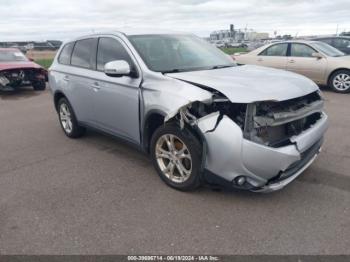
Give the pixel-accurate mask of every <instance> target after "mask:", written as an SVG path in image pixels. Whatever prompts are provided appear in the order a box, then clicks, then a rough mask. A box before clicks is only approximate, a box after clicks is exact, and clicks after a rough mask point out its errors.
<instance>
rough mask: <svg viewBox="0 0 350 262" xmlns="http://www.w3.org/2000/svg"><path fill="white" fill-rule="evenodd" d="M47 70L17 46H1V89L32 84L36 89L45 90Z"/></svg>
mask: <svg viewBox="0 0 350 262" xmlns="http://www.w3.org/2000/svg"><path fill="white" fill-rule="evenodd" d="M46 80H47V71H46V70H45V69H44V68H43V67H41V66H40V65H38V64H36V63H34V62H32V61H30V60H29V59H28V58H27V57H26V56H25V55H24V54H23V53H22V52H21V51H20V50H18V49H16V48H0V90H2V89H5V88H8V87H11V88H13V89H17V88H19V87H20V86H22V85H32V86H33V88H34V90H45V88H46Z"/></svg>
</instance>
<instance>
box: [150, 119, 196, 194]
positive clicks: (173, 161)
mask: <svg viewBox="0 0 350 262" xmlns="http://www.w3.org/2000/svg"><path fill="white" fill-rule="evenodd" d="M201 155H202V146H201V143H200V142H199V141H198V139H197V138H196V137H195V136H194V135H193V134H192V133H191V132H190V131H189V130H188V129H187V128H186V127H185V128H184V129H183V130H181V129H180V127H179V126H178V125H177V124H175V123H172V124H166V125H162V126H160V127H159V128H158V129H157V130H156V131H155V132H154V134H153V136H152V139H151V157H152V162H153V165H154V167H155V169H156V170H157V172H158V174H159V176H160V178H161V179H162V180H163V181H164V182H165V183H166V184H167V185H168V186H170V187H172V188H175V189H177V190H181V191H192V190H194V189H196V188H198V187H199V186H200V185H201V179H200V178H201V175H200V171H201Z"/></svg>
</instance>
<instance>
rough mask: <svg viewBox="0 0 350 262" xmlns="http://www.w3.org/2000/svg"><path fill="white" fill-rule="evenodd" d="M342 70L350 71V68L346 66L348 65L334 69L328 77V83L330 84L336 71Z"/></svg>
mask: <svg viewBox="0 0 350 262" xmlns="http://www.w3.org/2000/svg"><path fill="white" fill-rule="evenodd" d="M342 70H346V71H349V72H350V68H346V67H340V68H337V69H334V70H333V71H332V72H331V73H330V74H329V75H328V78H327V85H330V81H331V79H332V77H333V75H334V74H335V73H337V72H338V71H342Z"/></svg>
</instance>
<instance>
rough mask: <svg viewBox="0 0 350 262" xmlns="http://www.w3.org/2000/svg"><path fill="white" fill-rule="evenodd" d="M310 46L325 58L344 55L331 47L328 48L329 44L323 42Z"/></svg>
mask: <svg viewBox="0 0 350 262" xmlns="http://www.w3.org/2000/svg"><path fill="white" fill-rule="evenodd" d="M312 45H313V46H314V47H315V48H316V49H318V50H319V51H321V52H322V53H324V54H325V55H327V56H332V57H337V56H344V55H345V54H344V53H343V52H341V51H339V50H338V49H336V48H334V47H333V46H330V45H329V44H326V43H323V42H314V43H312Z"/></svg>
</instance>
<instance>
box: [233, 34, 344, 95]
mask: <svg viewBox="0 0 350 262" xmlns="http://www.w3.org/2000/svg"><path fill="white" fill-rule="evenodd" d="M233 57H234V59H235V60H236V62H237V63H238V64H241V65H245V64H252V65H261V66H267V67H273V68H278V69H284V70H288V71H292V72H295V73H298V74H301V75H304V76H306V77H308V78H310V79H312V80H313V81H314V82H316V83H317V84H320V85H328V86H329V87H331V88H332V89H333V90H334V91H335V92H339V93H348V92H350V56H346V55H345V54H344V53H343V52H341V51H339V50H338V49H336V48H334V47H332V46H330V45H328V44H326V43H323V42H318V41H287V42H280V43H273V44H269V45H265V46H263V47H260V48H258V49H256V50H254V51H252V52H250V53H247V54H238V55H234V56H233Z"/></svg>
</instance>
